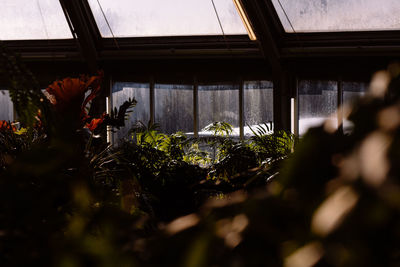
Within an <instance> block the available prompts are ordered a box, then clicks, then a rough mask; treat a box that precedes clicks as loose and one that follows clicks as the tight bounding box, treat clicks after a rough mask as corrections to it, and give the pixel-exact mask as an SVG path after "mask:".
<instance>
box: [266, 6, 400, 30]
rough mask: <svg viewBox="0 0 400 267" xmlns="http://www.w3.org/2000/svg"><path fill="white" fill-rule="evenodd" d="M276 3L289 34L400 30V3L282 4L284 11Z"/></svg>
mask: <svg viewBox="0 0 400 267" xmlns="http://www.w3.org/2000/svg"><path fill="white" fill-rule="evenodd" d="M272 2H273V4H274V6H275V9H276V11H277V13H278V15H279V18H280V20H281V22H282V24H283V27H284V28H285V31H286V32H293V29H292V26H293V28H294V31H296V32H321V31H325V32H331V31H367V30H368V31H370V30H399V29H400V17H399V15H398V14H399V13H400V1H399V0H379V1H377V0H362V1H360V0H280V3H281V4H282V7H283V9H282V7H281V5H280V4H279V1H278V0H272ZM285 13H286V15H287V17H286V15H285ZM288 19H289V20H288ZM291 25H292V26H291Z"/></svg>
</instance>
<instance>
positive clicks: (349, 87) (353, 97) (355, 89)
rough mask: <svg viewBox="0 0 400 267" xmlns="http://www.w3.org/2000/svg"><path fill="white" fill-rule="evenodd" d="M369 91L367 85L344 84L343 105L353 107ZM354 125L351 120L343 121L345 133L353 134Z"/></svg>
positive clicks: (357, 83)
mask: <svg viewBox="0 0 400 267" xmlns="http://www.w3.org/2000/svg"><path fill="white" fill-rule="evenodd" d="M367 90H368V84H367V83H360V82H343V103H344V104H345V105H346V104H349V105H352V104H354V103H355V102H356V101H357V100H358V99H360V98H361V97H363V96H364V95H365V93H366V92H367ZM352 128H353V123H352V122H351V121H349V120H346V119H344V120H343V130H344V132H345V133H348V132H351V130H352Z"/></svg>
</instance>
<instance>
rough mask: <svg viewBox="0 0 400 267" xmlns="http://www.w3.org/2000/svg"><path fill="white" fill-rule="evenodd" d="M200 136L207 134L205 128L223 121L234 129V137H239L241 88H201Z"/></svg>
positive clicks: (236, 86)
mask: <svg viewBox="0 0 400 267" xmlns="http://www.w3.org/2000/svg"><path fill="white" fill-rule="evenodd" d="M198 94H199V99H198V101H199V129H200V131H201V132H199V135H202V134H207V133H205V132H204V131H203V129H204V127H206V126H208V125H210V124H211V123H213V122H216V121H220V122H221V121H223V122H227V123H229V124H231V125H232V126H233V127H234V132H233V133H232V135H235V136H239V86H238V85H226V84H225V85H203V86H199V91H198Z"/></svg>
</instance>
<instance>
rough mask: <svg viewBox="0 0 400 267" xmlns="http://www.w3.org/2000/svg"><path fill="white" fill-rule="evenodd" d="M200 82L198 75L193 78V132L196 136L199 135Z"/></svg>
mask: <svg viewBox="0 0 400 267" xmlns="http://www.w3.org/2000/svg"><path fill="white" fill-rule="evenodd" d="M198 92H199V83H198V81H197V77H194V79H193V133H194V137H198V136H199V99H198Z"/></svg>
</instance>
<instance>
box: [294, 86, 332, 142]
mask: <svg viewBox="0 0 400 267" xmlns="http://www.w3.org/2000/svg"><path fill="white" fill-rule="evenodd" d="M337 88H338V87H337V82H336V81H315V80H302V81H300V82H299V87H298V91H299V134H300V135H303V134H304V133H305V132H306V131H307V130H308V129H309V128H310V127H315V126H319V125H321V124H322V123H323V122H324V120H325V119H327V118H328V117H330V116H331V115H333V114H334V113H335V112H336V110H337V98H338V97H337V96H338V89H337ZM335 122H336V124H337V120H336V121H335Z"/></svg>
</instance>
